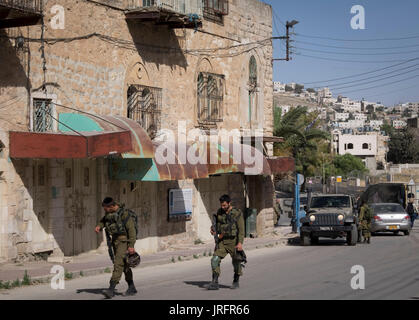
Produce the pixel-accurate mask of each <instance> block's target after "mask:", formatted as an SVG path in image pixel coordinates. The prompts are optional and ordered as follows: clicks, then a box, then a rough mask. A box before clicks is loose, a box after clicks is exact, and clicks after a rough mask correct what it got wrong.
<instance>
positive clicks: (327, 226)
mask: <svg viewBox="0 0 419 320" xmlns="http://www.w3.org/2000/svg"><path fill="white" fill-rule="evenodd" d="M305 211H306V212H307V215H306V216H305V217H304V218H302V219H300V221H301V225H302V226H301V228H300V239H301V244H302V245H303V246H308V245H311V244H316V243H318V241H319V238H320V237H326V238H332V239H337V238H346V242H347V244H348V245H350V246H355V245H356V243H357V241H358V217H357V214H356V205H355V203H354V201H353V198H352V196H350V195H345V194H316V195H313V196H312V197H311V201H310V205H309V206H307V208H306V210H305Z"/></svg>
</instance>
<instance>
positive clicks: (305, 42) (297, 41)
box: [295, 40, 419, 50]
mask: <svg viewBox="0 0 419 320" xmlns="http://www.w3.org/2000/svg"><path fill="white" fill-rule="evenodd" d="M295 42H296V43H302V44H307V45H310V46H316V47H326V48H334V49H346V50H391V49H403V48H417V47H419V44H414V45H403V46H397V47H342V46H331V45H327V44H320V43H314V42H307V41H300V40H295Z"/></svg>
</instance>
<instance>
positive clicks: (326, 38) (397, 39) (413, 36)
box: [295, 33, 419, 42]
mask: <svg viewBox="0 0 419 320" xmlns="http://www.w3.org/2000/svg"><path fill="white" fill-rule="evenodd" d="M295 35H296V36H297V37H303V38H315V39H324V40H332V41H343V42H365V41H368V42H372V41H400V40H410V39H418V38H419V35H412V36H408V37H400V38H375V39H342V38H331V37H322V36H316V35H307V34H302V33H296V34H295Z"/></svg>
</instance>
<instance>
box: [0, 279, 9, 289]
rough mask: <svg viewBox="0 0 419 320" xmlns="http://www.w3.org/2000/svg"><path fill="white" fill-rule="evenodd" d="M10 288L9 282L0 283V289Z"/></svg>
mask: <svg viewBox="0 0 419 320" xmlns="http://www.w3.org/2000/svg"><path fill="white" fill-rule="evenodd" d="M10 288H11V285H10V281H6V282H3V281H0V289H6V290H7V289H10Z"/></svg>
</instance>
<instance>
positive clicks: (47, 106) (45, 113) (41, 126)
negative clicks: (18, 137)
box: [33, 99, 54, 132]
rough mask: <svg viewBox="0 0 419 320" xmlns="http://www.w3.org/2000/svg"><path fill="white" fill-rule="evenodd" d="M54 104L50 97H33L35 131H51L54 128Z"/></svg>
mask: <svg viewBox="0 0 419 320" xmlns="http://www.w3.org/2000/svg"><path fill="white" fill-rule="evenodd" d="M53 111H54V105H53V104H52V102H51V100H50V99H33V131H34V132H50V131H52V130H53V119H52V117H51V115H53Z"/></svg>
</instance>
